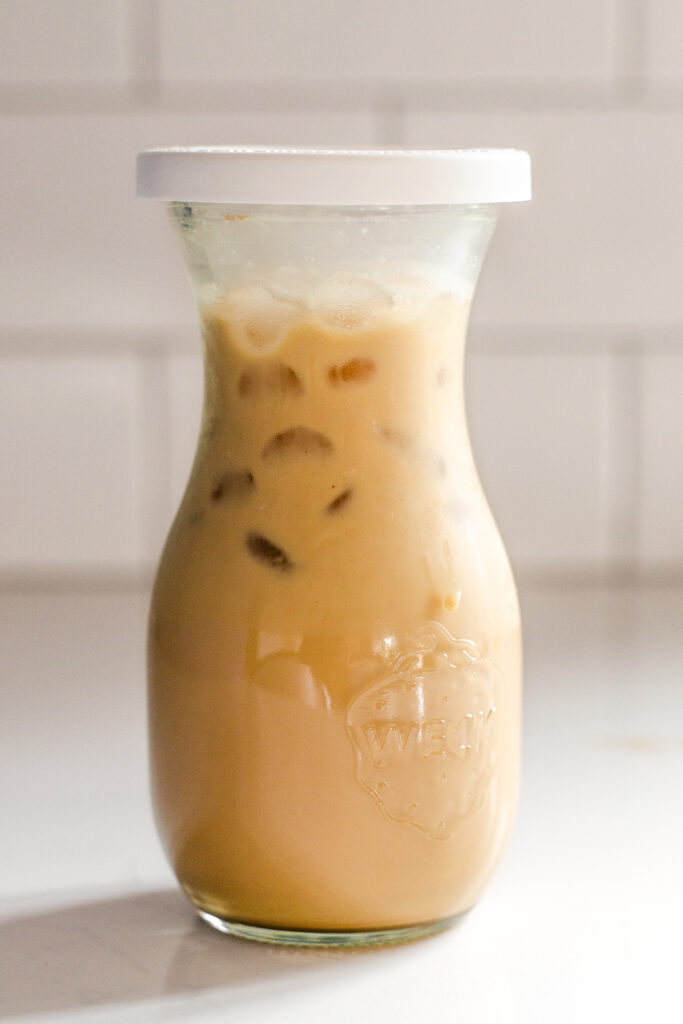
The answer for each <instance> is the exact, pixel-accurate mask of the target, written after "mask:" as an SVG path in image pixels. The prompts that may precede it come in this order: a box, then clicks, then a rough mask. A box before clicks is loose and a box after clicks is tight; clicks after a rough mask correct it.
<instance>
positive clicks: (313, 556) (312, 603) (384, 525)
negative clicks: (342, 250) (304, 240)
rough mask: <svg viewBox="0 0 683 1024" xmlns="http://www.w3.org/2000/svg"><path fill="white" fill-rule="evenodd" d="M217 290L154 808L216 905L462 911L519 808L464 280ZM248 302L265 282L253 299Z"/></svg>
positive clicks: (513, 662)
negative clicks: (399, 297)
mask: <svg viewBox="0 0 683 1024" xmlns="http://www.w3.org/2000/svg"><path fill="white" fill-rule="evenodd" d="M240 303H241V297H240V293H239V292H235V293H234V294H232V295H228V296H226V297H224V298H223V299H222V300H221V301H219V302H217V303H215V304H214V305H212V306H210V307H207V308H205V309H204V310H203V314H202V315H203V329H204V339H205V346H206V384H207V388H206V403H205V410H204V419H203V427H202V434H201V438H200V443H199V448H198V452H197V457H196V460H195V465H194V469H193V471H192V475H191V479H190V482H189V485H188V489H187V492H186V494H185V497H184V499H183V502H182V505H181V507H180V510H179V512H178V515H177V518H176V521H175V523H174V526H173V528H172V530H171V534H170V536H169V539H168V542H167V545H166V549H165V552H164V555H163V558H162V563H161V566H160V569H159V574H158V578H157V583H156V587H155V592H154V597H153V604H152V612H151V623H150V726H151V742H152V765H153V784H154V796H155V806H156V812H157V818H158V823H159V827H160V832H161V835H162V838H163V841H164V843H165V846H166V849H167V851H168V854H169V857H170V859H171V861H172V863H173V866H174V869H175V871H176V874H177V876H178V878H179V880H180V882H181V884H182V885H183V887H184V888H185V890H186V892H187V893H188V894H189V895H190V897H191V898H192V899H193V901H194V902H195V903H196V904H197V905H198V906H199V907H200V908H202V909H204V910H206V911H209V912H211V913H213V914H216V915H218V916H220V917H222V918H224V919H227V920H231V921H239V922H244V923H250V924H256V925H264V926H269V927H271V928H290V929H308V930H335V931H336V930H347V929H380V928H393V927H403V926H408V925H412V924H418V923H425V922H429V921H435V920H439V919H443V918H448V917H450V916H451V915H454V914H456V913H458V912H460V911H462V910H465V909H466V908H468V907H469V906H471V905H472V903H473V902H474V901H475V900H476V899H477V897H478V895H479V894H480V892H481V890H482V888H483V886H484V885H485V883H486V881H487V879H488V877H489V876H490V873H491V871H492V869H493V866H494V864H495V862H496V860H497V859H498V857H499V855H500V852H501V850H502V848H503V846H504V843H505V840H506V837H507V834H508V832H509V829H510V825H511V822H512V818H513V816H514V810H515V804H516V794H517V784H518V758H519V728H520V722H519V704H520V630H519V614H518V608H517V601H516V596H515V590H514V584H513V581H512V577H511V574H510V570H509V566H508V562H507V559H506V557H505V553H504V550H503V547H502V544H501V541H500V539H499V536H498V533H497V531H496V528H495V525H494V523H493V521H492V519H491V516H490V514H489V511H488V508H487V506H486V503H485V500H484V497H483V495H482V493H481V489H480V486H479V483H478V480H477V477H476V473H475V470H474V467H473V463H472V457H471V452H470V446H469V441H468V437H467V431H466V426H465V419H464V408H463V398H462V349H463V345H464V335H465V327H466V320H467V312H468V310H467V307H466V306H464V305H462V304H459V303H458V302H456V301H455V300H453V299H452V298H450V297H448V296H435V297H431V298H424V299H422V300H421V301H419V302H417V301H415V302H411V303H407V304H405V305H404V306H400V305H393V306H387V307H385V306H383V305H382V306H378V308H376V309H372V308H371V307H368V306H367V303H366V309H365V311H364V312H362V315H361V314H358V313H357V311H356V312H355V311H354V310H353V309H348V310H345V309H344V308H341V309H333V310H330V309H328V310H324V309H322V310H320V309H316V308H315V306H314V307H310V306H308V307H304V306H303V305H302V306H298V305H297V304H295V303H291V304H290V303H281V304H280V305H279V306H278V315H277V316H276V317H275V316H274V315H273V314H272V311H271V312H270V313H268V312H263V311H260V312H259V310H258V309H257V310H256V312H255V313H254V312H253V309H252V312H251V313H250V314H249V315H245V313H244V309H243V303H242V305H241V304H240ZM252 306H253V303H252Z"/></svg>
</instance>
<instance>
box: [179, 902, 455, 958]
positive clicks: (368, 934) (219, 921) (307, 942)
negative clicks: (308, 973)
mask: <svg viewBox="0 0 683 1024" xmlns="http://www.w3.org/2000/svg"><path fill="white" fill-rule="evenodd" d="M197 913H198V914H199V916H200V918H201V919H202V921H206V923H207V924H210V925H211V927H212V928H215V929H216V931H218V932H223V934H225V935H234V936H236V937H237V938H240V939H249V940H250V941H252V942H269V943H273V944H275V945H279V946H308V947H312V948H319V947H321V946H337V947H344V948H346V949H363V948H369V947H372V946H394V945H398V944H400V943H404V942H413V941H415V940H416V939H425V938H427V937H428V936H430V935H436V934H437V933H438V932H442V931H445V929H446V928H450V926H451V925H452V924H454V923H455V922H456V921H457V920H458V918H459V917H461V916H462V915H460V914H456V915H455V916H454V917H448V918H445V919H444V920H441V921H431V922H429V923H428V924H416V925H410V926H409V927H407V928H380V929H377V930H376V931H339V932H334V931H324V932H323V931H320V932H318V931H303V930H301V931H300V930H298V929H288V928H267V927H265V926H263V925H255V924H243V923H242V922H240V921H228V920H226V919H225V918H223V917H218V916H217V915H216V914H210V913H209V912H208V911H206V910H200V909H199V908H197Z"/></svg>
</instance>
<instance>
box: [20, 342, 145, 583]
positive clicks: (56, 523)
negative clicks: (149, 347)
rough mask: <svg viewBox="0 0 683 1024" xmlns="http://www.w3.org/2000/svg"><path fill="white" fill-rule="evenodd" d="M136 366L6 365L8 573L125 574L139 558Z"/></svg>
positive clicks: (66, 361) (107, 361) (117, 362)
mask: <svg viewBox="0 0 683 1024" xmlns="http://www.w3.org/2000/svg"><path fill="white" fill-rule="evenodd" d="M138 401H139V395H138V385H137V377H136V368H135V364H134V362H133V360H132V358H123V359H117V358H102V359H90V358H85V359H80V358H53V359H41V358H15V359H11V358H5V359H3V360H2V361H0V408H1V409H2V413H3V417H4V421H5V427H4V429H3V430H2V433H1V434H0V477H1V478H2V483H3V494H4V498H5V500H4V501H3V503H2V505H1V506H0V566H1V567H2V568H3V569H6V570H11V571H12V570H13V571H23V570H27V569H28V570H30V569H48V570H51V569H55V570H58V569H62V568H73V569H76V570H87V569H92V568H96V569H117V568H119V567H120V566H122V565H128V566H130V565H132V564H134V563H135V561H136V560H137V558H138V556H139V541H138V524H137V521H136V511H137V510H136V508H135V504H136V502H135V482H134V446H135V444H136V437H135V431H136V418H137V411H138Z"/></svg>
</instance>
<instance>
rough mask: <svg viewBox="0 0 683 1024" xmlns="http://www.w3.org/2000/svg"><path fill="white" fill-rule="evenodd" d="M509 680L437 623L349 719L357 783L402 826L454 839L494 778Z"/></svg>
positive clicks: (362, 698)
mask: <svg viewBox="0 0 683 1024" xmlns="http://www.w3.org/2000/svg"><path fill="white" fill-rule="evenodd" d="M500 681H501V675H500V670H499V669H498V668H497V667H496V665H494V664H493V662H491V661H489V660H488V659H487V658H484V657H483V656H482V655H481V653H480V651H479V649H478V648H477V646H476V645H475V644H474V643H472V641H470V640H458V639H455V638H454V637H452V636H451V635H450V633H449V632H448V630H447V629H446V628H445V627H444V626H443V625H441V623H438V622H430V623H428V624H426V625H425V626H423V627H422V628H421V629H420V630H418V632H416V633H415V634H414V635H413V637H412V638H411V640H410V643H409V645H408V648H407V649H405V648H404V650H403V651H402V653H401V654H399V655H398V656H397V657H396V658H395V659H394V660H393V662H392V665H391V670H390V674H389V675H388V676H386V677H385V678H383V679H380V680H379V681H378V682H376V683H374V684H373V685H372V686H371V687H370V688H369V689H367V690H365V691H364V692H363V693H361V694H359V695H358V696H357V697H356V698H355V700H354V701H353V703H352V704H351V706H350V708H349V710H348V714H347V729H348V732H349V736H350V737H351V741H352V743H353V745H354V748H355V751H356V764H357V773H358V778H359V781H360V782H361V784H362V785H363V786H364V787H365V788H366V789H367V790H368V791H369V793H371V794H372V796H373V797H374V798H375V800H376V801H377V802H378V804H379V805H380V807H381V808H382V810H383V811H384V813H385V814H386V815H387V816H388V817H389V818H391V819H392V820H393V821H397V822H403V823H406V824H409V825H414V826H415V827H416V828H419V829H421V831H422V832H424V833H425V834H426V835H428V836H430V837H431V838H432V839H448V838H450V837H451V836H453V835H454V834H455V833H456V832H457V831H458V829H459V828H460V827H461V826H462V825H463V823H464V822H465V821H467V820H468V818H470V817H471V816H472V815H473V814H475V813H476V812H477V811H478V810H479V808H480V807H481V805H482V803H483V801H484V797H485V795H486V788H487V786H488V783H489V782H490V780H491V777H492V774H493V770H494V761H495V759H494V753H493V750H492V746H491V726H492V720H493V716H494V714H495V693H496V690H497V688H498V687H499V685H500Z"/></svg>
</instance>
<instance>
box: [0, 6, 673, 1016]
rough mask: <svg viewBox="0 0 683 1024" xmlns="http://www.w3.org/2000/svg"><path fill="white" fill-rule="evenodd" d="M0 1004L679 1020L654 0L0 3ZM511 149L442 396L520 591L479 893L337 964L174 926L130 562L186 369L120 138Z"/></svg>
mask: <svg viewBox="0 0 683 1024" xmlns="http://www.w3.org/2000/svg"><path fill="white" fill-rule="evenodd" d="M0 140H1V144H0V182H1V187H0V249H1V252H2V272H1V273H0V417H2V421H1V423H2V429H1V430H0V479H1V480H2V501H0V630H1V633H2V641H1V643H0V687H1V699H2V708H3V712H2V725H1V727H0V728H1V729H2V736H0V759H1V767H2V774H1V776H0V814H1V815H2V817H1V819H0V820H2V823H3V835H2V841H1V846H0V867H1V871H0V896H1V897H2V910H1V913H0V1020H3V1021H5V1020H17V1021H28V1020H30V1021H32V1022H33V1021H45V1022H47V1021H51V1022H54V1021H61V1022H65V1021H66V1022H69V1024H72V1022H73V1024H81V1022H95V1021H97V1022H100V1021H102V1022H112V1024H115V1022H118V1021H127V1022H132V1021H134V1022H140V1024H144V1022H147V1021H157V1020H158V1021H163V1022H170V1021H173V1020H198V1021H199V1020H207V1021H208V1020H211V1021H214V1020H216V1021H218V1020H221V1021H224V1020H230V1021H232V1020H235V1021H249V1024H259V1022H260V1021H264V1022H265V1021H278V1022H279V1021H282V1022H288V1021H292V1022H296V1024H300V1022H302V1024H306V1022H308V1021H311V1022H312V1021H316V1022H318V1021H320V1020H321V1019H322V1020H325V1019H326V1020H329V1021H330V1022H331V1024H333V1022H334V1024H336V1022H337V1021H339V1022H341V1021H344V1022H346V1021H348V1020H350V1019H351V1020H353V1019H358V1020H359V1021H365V1020H367V1021H372V1022H373V1024H374V1022H377V1024H384V1022H386V1024H395V1022H404V1021H405V1022H408V1021H414V1020H432V1019H439V1020H457V1021H462V1022H464V1024H480V1022H483V1024H486V1022H488V1021H492V1022H495V1024H517V1022H520V1024H529V1022H531V1024H535V1022H536V1021H538V1022H539V1024H540V1022H543V1024H546V1022H548V1021H553V1022H565V1021H566V1022H574V1021H581V1022H585V1021H589V1022H593V1021H596V1022H598V1021H599V1022H604V1021H612V1020H618V1021H620V1022H624V1021H626V1022H630V1021H634V1022H635V1021H638V1022H639V1024H641V1022H642V1021H644V1020H678V1019H680V1017H681V998H680V995H679V986H678V984H677V974H678V972H679V965H680V951H681V949H682V948H683V929H682V928H681V918H682V916H683V885H682V884H681V881H680V864H681V863H682V862H683V833H682V824H681V821H682V814H681V799H680V793H681V789H682V788H683V724H682V723H683V706H682V704H681V695H682V694H683V685H682V679H681V677H682V675H683V640H682V639H681V632H682V631H681V621H682V620H683V590H682V589H681V588H682V587H683V514H682V506H683V473H681V463H682V462H683V415H681V395H682V394H683V287H682V284H681V282H682V281H683V202H682V201H681V195H682V184H681V183H682V182H683V5H682V4H681V3H680V2H679V0H515V2H510V0H486V2H484V0H423V2H422V3H420V4H415V3H408V2H407V0H363V2H361V0H345V2H343V3H342V2H341V0H0ZM202 143H222V144H236V143H264V144H268V143H279V144H293V145H331V146H372V145H398V146H400V145H406V146H428V147H432V146H435V147H467V146H514V147H517V148H525V149H528V150H529V151H530V153H531V156H532V161H533V167H534V189H535V197H534V201H533V203H532V204H525V205H520V206H519V207H516V208H509V209H506V210H505V211H504V214H503V217H502V220H501V224H500V227H499V229H498V232H497V235H496V237H495V238H494V241H493V243H492V247H491V252H490V256H489V258H488V260H487V264H486V266H485V269H484V272H483V274H482V278H481V284H480V287H479V291H478V294H477V298H476V306H475V310H474V313H473V322H472V329H471V338H470V349H469V363H468V405H469V415H470V422H471V427H472V434H473V441H474V446H475V449H476V454H477V459H478V464H479V467H480V470H481V474H482V477H483V479H484V483H485V486H486V489H487V491H488V494H489V497H490V500H491V504H492V506H493V509H494V512H495V514H496V516H497V518H498V520H499V522H500V525H501V529H502V532H503V535H504V538H505V540H506V543H507V545H508V549H509V551H510V554H511V556H512V559H513V563H514V566H515V569H516V572H517V576H518V579H519V580H520V583H521V593H522V603H523V608H524V615H525V623H526V649H527V671H526V705H525V760H524V790H523V799H522V806H521V811H520V818H519V823H518V826H517V830H516V833H515V837H514V839H513V843H512V846H511V849H510V851H509V854H508V856H507V858H506V860H505V862H504V864H503V866H502V868H501V870H500V872H499V874H498V875H497V877H496V879H495V881H494V883H493V885H492V886H491V888H490V890H489V891H488V893H487V894H486V896H485V897H484V900H483V901H482V903H481V904H480V905H479V906H478V907H477V908H475V910H474V911H473V912H472V913H471V914H470V915H468V917H466V918H465V919H464V920H463V922H462V923H461V924H460V925H459V926H458V927H457V928H456V929H454V930H453V931H451V932H450V933H448V934H447V935H444V936H442V937H439V938H438V939H435V940H432V941H430V942H424V943H421V944H417V945H415V946H412V947H406V948H405V949H396V950H388V951H384V952H381V953H374V954H369V955H361V956H358V955H354V956H348V955H346V954H338V953H329V952H328V953H325V954H322V955H320V954H312V953H309V952H296V951H291V950H290V951H287V950H269V949H263V948H261V947H255V946H251V945H249V946H247V945H246V944H244V943H240V942H238V941H237V940H230V939H227V938H224V937H220V936H217V935H214V934H213V933H211V932H210V931H209V929H207V928H204V927H200V926H199V925H198V924H195V922H194V920H193V917H192V914H191V913H190V911H189V909H188V908H187V907H186V905H185V904H184V903H183V901H182V899H181V897H180V896H179V895H178V894H177V892H176V889H175V886H174V882H173V879H172V877H171V875H170V872H169V870H168V868H167V867H166V865H165V862H164V860H163V857H162V855H161V852H160V850H159V847H158V845H157V841H156V839H155V836H154V831H153V824H152V821H151V815H150V811H149V806H148V797H147V791H146V766H145V724H144V625H145V616H146V608H147V596H148V587H149V582H150V579H151V576H152V573H153V569H154V565H155V562H156V559H157V557H158V553H159V550H160V547H161V544H162V543H163V539H164V536H165V533H166V530H167V528H168V525H169V522H170V519H171V517H172V514H173V511H174V508H175V506H176V504H177V501H178V499H179V495H180V493H181V491H182V488H183V486H184V483H185V480H186V477H187V472H188V466H189V462H190V459H191V456H192V451H193V446H194V440H195V435H196V431H197V424H198V415H199V402H200V390H201V380H200V356H199V339H198V331H197V326H196V318H195V313H194V310H193V307H192V301H191V297H190V292H189V287H188V285H187V281H186V276H185V270H184V267H183V265H182V262H181V258H180V254H179V252H178V251H177V248H176V243H175V240H174V239H173V237H172V235H171V231H170V228H169V226H168V224H167V223H166V219H165V215H164V212H163V210H162V209H161V208H160V206H158V205H157V204H154V203H139V202H136V200H135V198H134V161H135V154H136V152H137V151H138V150H140V149H143V148H149V147H152V146H163V145H182V144H202Z"/></svg>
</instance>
